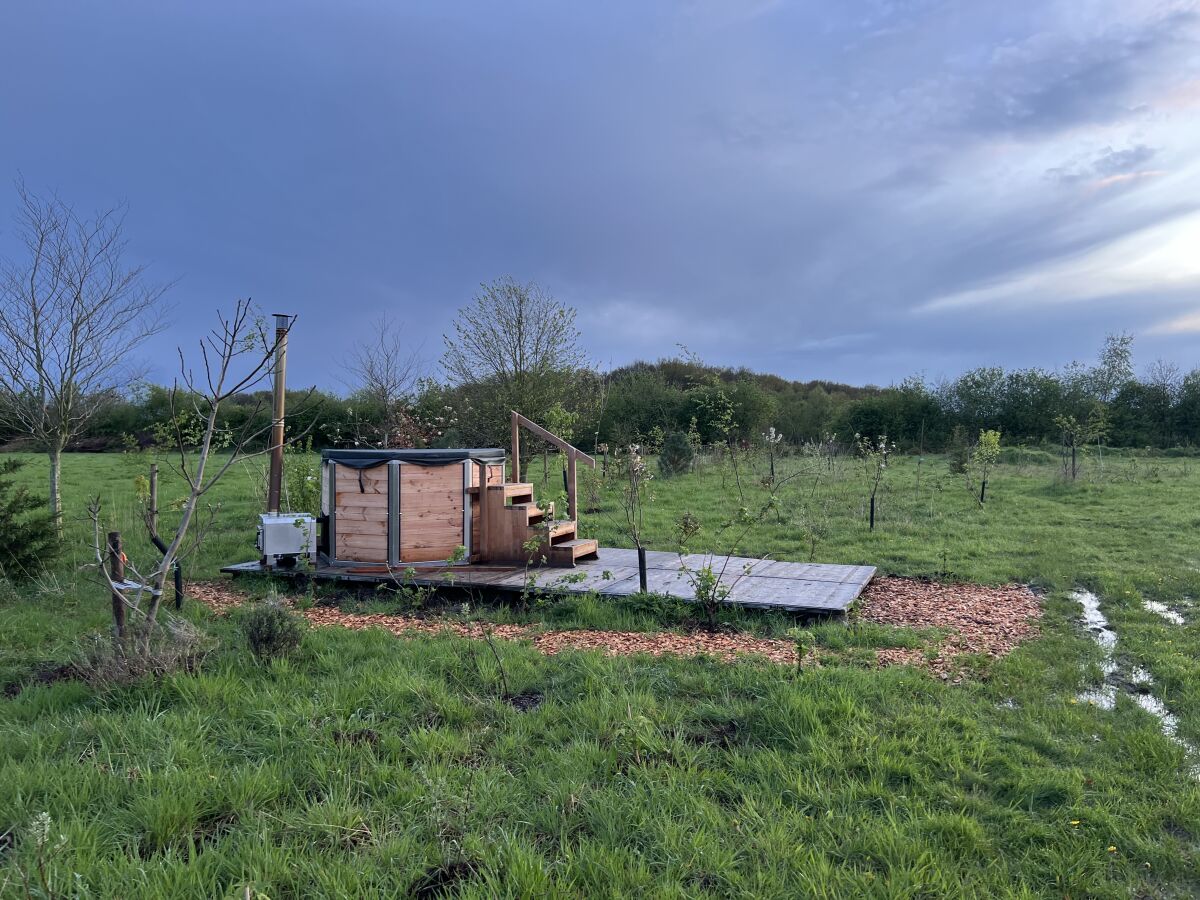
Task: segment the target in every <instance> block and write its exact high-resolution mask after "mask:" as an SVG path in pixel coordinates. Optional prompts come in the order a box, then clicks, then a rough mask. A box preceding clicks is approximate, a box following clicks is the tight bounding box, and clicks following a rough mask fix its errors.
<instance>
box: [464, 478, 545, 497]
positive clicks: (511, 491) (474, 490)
mask: <svg viewBox="0 0 1200 900" xmlns="http://www.w3.org/2000/svg"><path fill="white" fill-rule="evenodd" d="M488 490H489V491H494V492H496V493H499V492H500V491H503V492H504V497H505V499H507V498H509V497H526V496H528V497H532V496H533V482H531V481H506V482H504V484H489V485H488ZM467 493H468V494H471V495H475V494H478V493H479V485H477V484H475V485H472V486H471V487H469V488H467Z"/></svg>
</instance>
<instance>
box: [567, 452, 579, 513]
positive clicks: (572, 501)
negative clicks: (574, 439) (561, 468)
mask: <svg viewBox="0 0 1200 900" xmlns="http://www.w3.org/2000/svg"><path fill="white" fill-rule="evenodd" d="M578 502H579V501H578V487H577V482H576V480H575V451H574V449H571V450H568V451H567V518H568V519H572V520H573V521H576V522H578V521H579V516H578V512H579V510H578V507H577V505H578Z"/></svg>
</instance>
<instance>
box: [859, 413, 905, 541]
mask: <svg viewBox="0 0 1200 900" xmlns="http://www.w3.org/2000/svg"><path fill="white" fill-rule="evenodd" d="M854 445H855V447H856V448H857V450H858V455H859V458H860V459H861V460H862V464H863V474H864V475H865V476H866V480H867V489H868V490H869V492H870V495H869V496H870V505H871V511H870V514H869V518H868V521H869V522H870V527H871V531H874V530H875V501H876V497H877V496H878V495H879V488H880V487H882V486H883V481H884V478H885V477H886V476H887V468H888V460H889V459H890V458H891V455H892V454H893V453H895V452H896V445H895V444H893V443H889V442H888V437H887V435H886V434H881V435H880V436H879V439H878V440H872V439H871V438H869V437H863V436H862V435H861V434H856V435H855V436H854Z"/></svg>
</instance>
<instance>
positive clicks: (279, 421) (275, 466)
mask: <svg viewBox="0 0 1200 900" xmlns="http://www.w3.org/2000/svg"><path fill="white" fill-rule="evenodd" d="M291 327H292V320H291V317H290V316H286V315H284V314H282V313H276V314H275V372H274V374H275V387H274V396H273V398H272V400H273V403H272V410H271V417H272V418H271V443H270V450H271V468H270V470H269V472H268V476H267V512H269V513H277V512H279V504H280V499H281V496H282V494H283V441H284V423H283V416H284V407H285V405H286V403H287V394H286V391H287V340H288V331H289V330H290V329H291Z"/></svg>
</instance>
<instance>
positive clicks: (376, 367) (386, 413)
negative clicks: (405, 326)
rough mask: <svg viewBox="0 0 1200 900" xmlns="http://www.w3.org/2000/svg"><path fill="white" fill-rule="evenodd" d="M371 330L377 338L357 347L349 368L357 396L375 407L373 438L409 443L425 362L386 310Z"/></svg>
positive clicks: (387, 444) (387, 443) (374, 440)
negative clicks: (414, 408) (408, 342)
mask: <svg viewBox="0 0 1200 900" xmlns="http://www.w3.org/2000/svg"><path fill="white" fill-rule="evenodd" d="M371 331H372V334H373V335H374V337H373V339H372V340H370V341H368V342H365V343H361V344H358V345H357V346H356V347H355V349H354V351H353V352H352V353H351V354H350V357H349V359H348V360H347V361H346V364H345V368H346V371H347V373H348V374H349V375H350V381H351V387H352V388H353V389H354V393H355V397H356V398H357V399H358V400H360V401H362V402H365V403H367V404H368V405H369V406H370V407H371V412H372V416H371V417H370V418H371V427H370V429H369V430H370V431H371V435H370V437H371V438H372V440H371V442H372V443H377V444H379V445H380V446H381V447H394V446H401V445H405V444H408V443H410V442H411V441H410V438H411V435H410V431H411V427H410V426H411V424H412V419H413V415H412V405H413V398H414V396H415V395H416V393H417V387H418V383H419V380H420V376H421V374H422V372H423V370H424V368H425V363H424V360H422V359H421V356H420V353H419V351H418V350H414V349H412V348H411V347H409V346H408V345H407V344H406V343H405V341H404V338H403V334H402V333H401V330H400V329H399V328H398V327H396V324H395V323H394V322H393V321H392V320H391V319H390V318H389V317H388V316H387V315H386V314H385V315H383V316H380V317H379V318H378V319H377V320H376V321H375V322H373V323H372V326H371Z"/></svg>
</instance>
